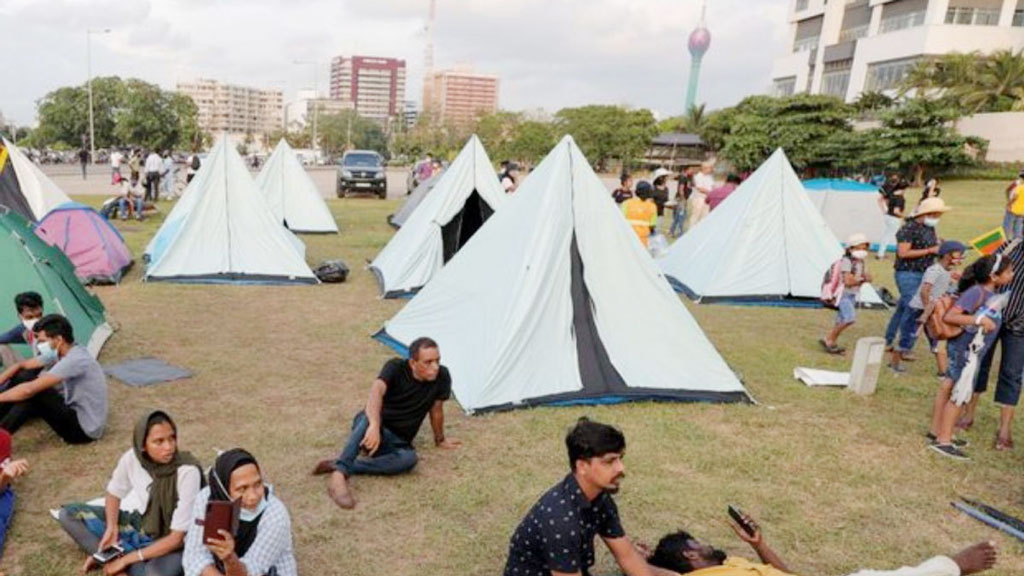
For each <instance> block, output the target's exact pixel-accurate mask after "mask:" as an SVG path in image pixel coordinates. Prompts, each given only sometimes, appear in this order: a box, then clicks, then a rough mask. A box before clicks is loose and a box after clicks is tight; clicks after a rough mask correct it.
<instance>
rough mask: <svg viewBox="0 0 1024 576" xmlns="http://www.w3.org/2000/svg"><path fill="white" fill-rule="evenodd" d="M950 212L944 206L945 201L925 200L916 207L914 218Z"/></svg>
mask: <svg viewBox="0 0 1024 576" xmlns="http://www.w3.org/2000/svg"><path fill="white" fill-rule="evenodd" d="M950 210H951V208H950V207H949V206H946V201H945V200H943V199H942V198H925V199H924V200H923V201H921V203H920V204H918V205H917V210H914V217H915V218H916V217H918V216H924V215H925V214H942V213H943V212H949V211H950Z"/></svg>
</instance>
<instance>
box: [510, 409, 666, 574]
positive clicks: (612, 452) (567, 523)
mask: <svg viewBox="0 0 1024 576" xmlns="http://www.w3.org/2000/svg"><path fill="white" fill-rule="evenodd" d="M565 446H566V448H567V449H568V452H569V474H568V475H567V476H566V477H565V478H564V479H563V480H561V481H560V482H558V483H557V484H555V485H554V487H552V488H551V489H550V490H548V491H547V492H546V493H544V495H543V496H541V497H540V499H539V500H538V501H537V503H536V504H534V505H533V508H531V509H530V511H529V513H527V515H526V517H525V518H523V520H522V522H520V523H519V527H518V528H516V531H515V533H513V535H512V538H511V541H510V543H509V549H508V560H506V562H505V572H504V575H505V576H551V575H552V574H558V575H565V576H568V575H575V576H586V575H588V574H590V568H591V567H592V566H593V565H594V538H595V537H596V536H600V537H601V540H603V541H604V544H605V546H607V547H608V550H609V551H610V552H611V553H612V556H614V557H615V562H616V563H617V564H618V565H619V568H621V569H622V571H623V572H624V573H626V574H628V575H629V576H663V575H669V576H670V573H669V572H667V571H665V570H662V569H659V568H656V567H654V566H652V565H650V564H648V563H647V560H646V559H645V558H644V554H643V552H642V551H641V550H640V549H639V548H638V547H637V546H636V545H634V544H633V542H631V541H630V540H629V538H627V537H626V531H625V530H624V529H623V527H622V522H621V521H620V520H619V509H618V507H617V506H616V505H615V500H614V499H613V498H612V495H614V494H616V493H617V492H618V491H619V484H620V483H621V481H622V479H623V478H624V477H625V476H626V467H625V465H624V464H623V461H622V458H623V456H624V455H625V452H626V437H625V436H623V435H622V432H620V431H619V430H618V429H616V428H613V427H612V426H608V425H606V424H601V423H598V422H593V421H591V420H590V419H588V418H586V417H583V418H580V419H579V420H578V421H577V422H576V426H575V427H573V429H572V430H570V431H569V434H568V435H566V437H565Z"/></svg>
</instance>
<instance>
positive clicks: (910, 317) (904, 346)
mask: <svg viewBox="0 0 1024 576" xmlns="http://www.w3.org/2000/svg"><path fill="white" fill-rule="evenodd" d="M923 315H924V310H918V309H917V308H907V312H906V313H905V314H903V321H902V322H900V339H899V340H898V341H897V342H898V343H897V344H896V347H895V348H896V350H899V351H900V352H910V351H911V350H913V349H914V344H915V343H916V342H917V327H918V321H919V320H920V319H921V316H923Z"/></svg>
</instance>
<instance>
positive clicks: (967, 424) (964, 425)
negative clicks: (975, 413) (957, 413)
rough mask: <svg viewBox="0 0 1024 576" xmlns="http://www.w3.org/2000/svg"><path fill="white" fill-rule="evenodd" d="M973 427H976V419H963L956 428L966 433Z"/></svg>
mask: <svg viewBox="0 0 1024 576" xmlns="http://www.w3.org/2000/svg"><path fill="white" fill-rule="evenodd" d="M971 426H974V418H963V419H961V420H960V421H959V422H957V423H956V427H957V428H958V429H960V430H963V431H964V432H966V431H968V430H970V429H971Z"/></svg>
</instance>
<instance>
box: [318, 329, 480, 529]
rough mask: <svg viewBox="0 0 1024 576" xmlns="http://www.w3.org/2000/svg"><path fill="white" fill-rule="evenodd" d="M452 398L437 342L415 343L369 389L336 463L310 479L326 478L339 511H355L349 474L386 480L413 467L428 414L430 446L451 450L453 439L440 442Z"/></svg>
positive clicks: (320, 466) (322, 465)
mask: <svg viewBox="0 0 1024 576" xmlns="http://www.w3.org/2000/svg"><path fill="white" fill-rule="evenodd" d="M451 395H452V377H451V375H450V374H449V373H448V369H447V368H445V367H444V366H442V365H441V354H440V352H439V350H438V347H437V342H434V341H433V340H431V339H430V338H417V339H416V340H414V341H413V343H412V344H411V345H410V346H409V359H408V360H404V359H402V358H392V359H391V360H388V361H387V363H386V364H384V367H383V368H382V369H381V371H380V375H379V376H377V379H376V380H374V381H373V386H371V387H370V399H369V400H368V401H367V402H366V409H365V410H363V411H361V412H359V413H358V414H356V417H355V420H354V421H353V422H352V431H351V433H349V436H348V441H347V442H346V444H345V447H344V448H343V449H342V451H341V455H340V456H338V458H337V459H336V460H322V461H320V462H319V463H318V464H317V465H316V468H315V469H314V470H313V474H315V475H319V474H330V475H331V478H330V480H329V482H328V485H327V493H328V494H330V496H331V499H332V500H334V503H335V504H337V505H338V506H339V507H341V508H344V509H351V508H354V507H355V505H356V501H355V498H353V497H352V491H351V488H350V487H349V485H348V481H349V478H350V477H351V476H352V475H354V474H376V475H384V476H390V475H394V474H402V473H404V472H408V471H409V470H412V469H413V467H415V466H416V461H417V458H416V450H415V449H414V448H413V446H412V441H413V439H415V438H416V433H417V432H419V430H420V426H421V425H422V424H423V419H424V418H426V416H427V414H428V413H429V414H430V427H431V428H432V429H433V431H434V445H435V446H437V447H438V448H456V447H458V446H459V445H460V444H461V443H460V442H459V441H458V440H453V439H451V438H445V435H444V402H445V400H448V398H450V397H451Z"/></svg>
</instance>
